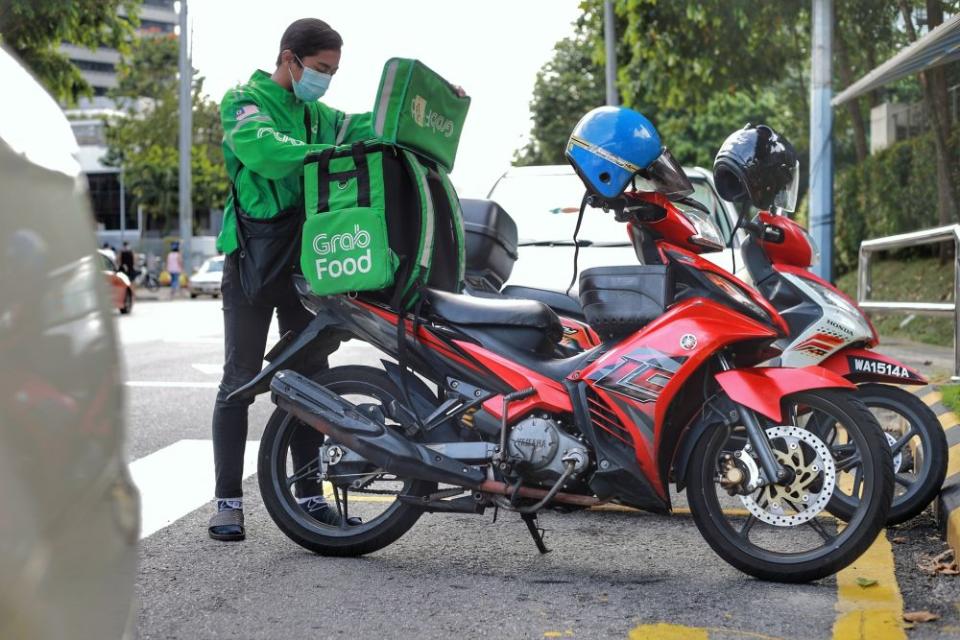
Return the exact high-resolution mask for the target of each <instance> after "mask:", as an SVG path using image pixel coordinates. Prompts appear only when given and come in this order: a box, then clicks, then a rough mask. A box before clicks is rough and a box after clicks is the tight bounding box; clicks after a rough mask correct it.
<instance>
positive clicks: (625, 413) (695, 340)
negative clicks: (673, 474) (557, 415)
mask: <svg viewBox="0 0 960 640" xmlns="http://www.w3.org/2000/svg"><path fill="white" fill-rule="evenodd" d="M763 338H766V339H769V340H771V341H773V340H775V339H776V338H777V333H776V331H775V330H774V329H773V327H771V326H769V325H764V324H761V323H760V322H757V321H756V320H753V319H751V318H748V317H747V316H745V315H742V314H740V313H736V312H734V311H732V310H731V309H730V308H729V307H726V306H724V305H721V304H719V303H718V302H715V301H713V300H709V299H706V298H692V299H689V300H685V301H683V302H680V303H677V304H675V305H673V306H672V307H671V308H670V310H669V311H668V312H667V313H665V314H664V315H662V316H660V317H659V318H657V319H656V320H654V321H653V322H651V323H649V324H647V325H646V326H645V327H643V328H642V329H640V330H638V331H637V332H636V333H634V334H633V335H632V336H631V337H629V338H627V339H626V340H623V341H621V342H620V343H619V344H618V345H617V346H616V347H615V348H613V349H612V350H610V351H609V352H607V353H606V354H604V355H602V356H600V357H599V358H597V360H596V361H594V362H593V363H591V364H589V365H588V366H586V367H585V368H584V369H583V370H582V371H581V372H579V375H578V374H577V372H574V374H572V375H571V378H570V379H572V380H576V379H581V380H583V381H584V382H585V383H586V384H587V387H588V396H591V395H592V396H593V398H594V402H595V403H597V406H595V407H594V408H596V409H597V410H606V411H607V412H609V413H610V414H612V415H613V416H615V417H616V420H617V421H618V422H619V423H620V424H619V425H613V426H614V427H618V428H620V430H621V431H622V432H624V433H623V435H624V436H625V438H622V439H623V440H624V444H625V445H626V444H627V442H629V445H630V446H632V447H633V449H634V450H635V455H636V459H637V462H638V463H639V465H640V467H641V468H642V469H643V471H644V474H646V475H647V477H648V478H650V479H651V485H652V486H653V488H654V489H655V490H656V492H657V493H658V494H659V495H660V496H661V497H662V498H665V497H666V496H667V485H666V476H665V472H663V471H661V470H662V469H668V468H669V461H670V460H672V459H673V454H674V451H673V449H674V448H675V446H676V444H677V442H678V441H679V430H680V429H682V427H683V426H685V425H679V426H671V427H670V429H671V432H670V433H666V430H667V428H666V424H667V420H666V419H667V415H668V412H669V411H670V408H671V404H672V403H673V401H674V400H675V399H676V400H678V401H681V402H691V403H701V402H702V401H703V398H701V397H688V398H681V397H678V393H679V391H680V389H682V388H684V387H685V385H686V382H687V381H688V379H689V378H690V376H691V375H693V373H694V372H695V371H697V370H698V369H699V368H700V367H701V365H703V364H704V363H705V362H706V361H707V360H708V359H709V358H710V357H712V356H713V355H714V354H716V353H717V352H718V351H719V350H721V349H723V348H724V347H726V346H727V345H730V344H733V343H736V342H740V341H746V340H754V341H755V340H757V339H763ZM698 390H699V389H698ZM595 423H596V420H595ZM608 426H610V425H608ZM601 428H602V427H601ZM673 431H676V433H674V432H673ZM661 458H663V459H665V460H666V464H662V463H663V462H664V460H662V459H661Z"/></svg>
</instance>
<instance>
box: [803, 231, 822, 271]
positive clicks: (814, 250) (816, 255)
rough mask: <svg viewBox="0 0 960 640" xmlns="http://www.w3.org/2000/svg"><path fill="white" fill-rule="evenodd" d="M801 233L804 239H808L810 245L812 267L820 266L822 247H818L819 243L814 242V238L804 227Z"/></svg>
mask: <svg viewBox="0 0 960 640" xmlns="http://www.w3.org/2000/svg"><path fill="white" fill-rule="evenodd" d="M800 231H801V233H803V237H804V238H806V240H807V244H809V245H810V256H811V257H810V266H811V267H812V266H814V265H817V264H820V247H818V246H817V241H816V240H814V239H813V236H812V235H810V233H809V232H808V231H807V230H806V229H804V228H803V227H801V228H800Z"/></svg>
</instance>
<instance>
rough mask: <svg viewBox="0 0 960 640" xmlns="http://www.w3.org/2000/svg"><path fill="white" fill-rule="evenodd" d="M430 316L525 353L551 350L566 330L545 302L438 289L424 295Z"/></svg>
mask: <svg viewBox="0 0 960 640" xmlns="http://www.w3.org/2000/svg"><path fill="white" fill-rule="evenodd" d="M423 297H424V302H425V303H426V305H425V307H426V313H427V314H428V315H432V316H434V317H436V318H439V319H441V320H445V321H446V322H449V323H450V324H453V325H457V326H460V327H464V328H470V327H476V328H482V329H483V331H484V332H485V333H487V334H489V335H491V336H496V337H498V338H499V339H501V340H503V341H505V342H508V343H510V344H512V345H514V346H517V347H520V348H522V349H529V350H533V351H541V350H547V351H549V350H551V349H552V348H553V345H554V344H555V343H556V342H557V341H558V340H559V339H560V337H561V335H562V333H563V329H562V326H561V325H560V318H558V317H557V314H556V313H554V311H553V310H552V309H551V308H550V307H548V306H547V305H545V304H543V303H542V302H536V301H534V300H507V299H498V298H477V297H473V296H465V295H461V294H456V293H448V292H446V291H438V290H436V289H425V290H424V291H423Z"/></svg>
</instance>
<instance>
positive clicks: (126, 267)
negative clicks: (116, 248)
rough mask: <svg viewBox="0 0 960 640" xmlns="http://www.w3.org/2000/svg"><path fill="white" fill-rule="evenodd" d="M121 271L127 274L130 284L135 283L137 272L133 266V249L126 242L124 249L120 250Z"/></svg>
mask: <svg viewBox="0 0 960 640" xmlns="http://www.w3.org/2000/svg"><path fill="white" fill-rule="evenodd" d="M120 271H123V272H124V273H125V274H127V277H128V278H130V282H133V280H134V278H136V277H137V270H136V268H135V267H134V265H133V249H131V248H130V243H128V242H124V243H123V249H121V250H120Z"/></svg>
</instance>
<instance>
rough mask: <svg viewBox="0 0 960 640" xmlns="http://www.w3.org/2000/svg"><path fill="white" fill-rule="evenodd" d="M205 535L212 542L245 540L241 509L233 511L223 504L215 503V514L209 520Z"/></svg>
mask: <svg viewBox="0 0 960 640" xmlns="http://www.w3.org/2000/svg"><path fill="white" fill-rule="evenodd" d="M207 533H208V534H209V535H210V537H211V538H213V539H214V540H223V541H227V542H234V541H237V540H243V539H244V538H246V531H245V529H244V527H243V509H234V508H232V507H230V506H228V505H227V504H226V503H225V502H222V501H221V502H218V503H217V512H216V513H215V514H213V516H212V517H211V518H210V522H209V524H208V526H207Z"/></svg>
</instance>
